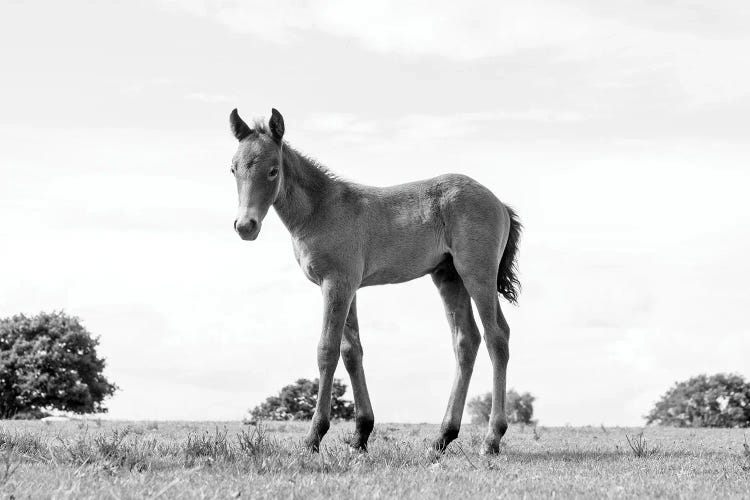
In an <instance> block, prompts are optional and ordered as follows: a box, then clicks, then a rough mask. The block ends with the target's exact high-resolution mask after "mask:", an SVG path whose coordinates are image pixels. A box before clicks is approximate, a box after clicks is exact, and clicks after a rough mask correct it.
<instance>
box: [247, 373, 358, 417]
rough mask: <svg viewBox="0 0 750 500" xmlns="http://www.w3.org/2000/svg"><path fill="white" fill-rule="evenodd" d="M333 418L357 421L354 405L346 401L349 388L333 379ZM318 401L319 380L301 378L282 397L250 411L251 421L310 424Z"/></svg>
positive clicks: (267, 401) (283, 391) (269, 399)
mask: <svg viewBox="0 0 750 500" xmlns="http://www.w3.org/2000/svg"><path fill="white" fill-rule="evenodd" d="M331 392H332V397H331V418H338V419H341V420H351V419H353V418H354V403H352V402H351V401H349V400H346V399H342V396H343V395H344V393H345V392H346V384H344V383H343V382H341V380H339V379H333V390H332V391H331ZM317 401H318V379H315V380H308V379H306V378H301V379H299V380H297V381H296V382H295V383H294V384H291V385H287V386H286V387H284V388H283V389H281V391H280V392H279V395H278V396H270V397H269V398H267V399H266V400H265V401H264V402H263V403H261V404H260V405H258V406H256V407H255V408H253V409H252V410H250V418H251V420H252V421H256V420H310V419H311V418H312V417H313V413H314V412H315V403H316V402H317Z"/></svg>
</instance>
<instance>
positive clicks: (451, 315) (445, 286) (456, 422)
mask: <svg viewBox="0 0 750 500" xmlns="http://www.w3.org/2000/svg"><path fill="white" fill-rule="evenodd" d="M432 281H433V282H434V283H435V285H436V286H437V288H438V291H439V292H440V296H441V297H442V299H443V305H444V306H445V314H446V316H447V318H448V323H449V324H450V327H451V332H452V333H453V350H454V352H455V355H456V375H455V379H454V381H453V388H452V389H451V395H450V399H449V400H448V409H447V410H446V411H445V417H443V423H442V425H441V426H440V436H439V437H438V438H437V439H436V440H435V442H434V443H433V448H434V449H435V450H437V451H439V452H442V451H444V450H445V448H446V447H447V446H448V445H449V444H450V442H451V441H453V440H454V439H456V437H457V436H458V431H459V428H460V427H461V416H462V415H463V412H464V404H465V403H466V393H467V391H468V390H469V381H470V380H471V372H472V371H473V369H474V361H475V360H476V357H477V350H478V349H479V343H480V342H481V338H480V336H479V330H478V329H477V325H476V323H475V322H474V316H473V315H472V312H471V298H470V297H469V292H468V291H467V290H466V287H465V286H464V284H463V282H462V280H461V277H460V276H459V275H458V273H456V270H455V268H454V267H453V264H452V262H446V263H444V264H443V265H441V266H440V267H439V268H438V269H436V270H435V271H434V272H433V273H432Z"/></svg>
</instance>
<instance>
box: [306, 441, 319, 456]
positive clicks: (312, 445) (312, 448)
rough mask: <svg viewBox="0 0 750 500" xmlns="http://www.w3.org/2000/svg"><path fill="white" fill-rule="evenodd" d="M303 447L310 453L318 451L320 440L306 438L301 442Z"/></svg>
mask: <svg viewBox="0 0 750 500" xmlns="http://www.w3.org/2000/svg"><path fill="white" fill-rule="evenodd" d="M303 444H304V446H305V449H306V450H307V451H309V452H311V453H318V452H319V451H320V440H319V439H310V438H306V439H305V441H304V442H303Z"/></svg>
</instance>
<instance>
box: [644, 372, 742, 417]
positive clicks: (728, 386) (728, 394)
mask: <svg viewBox="0 0 750 500" xmlns="http://www.w3.org/2000/svg"><path fill="white" fill-rule="evenodd" d="M645 418H646V421H647V423H649V424H651V423H657V424H659V425H673V426H676V427H750V383H748V382H746V381H745V379H744V378H743V377H742V376H741V375H736V374H724V373H718V374H716V375H711V376H707V375H698V376H697V377H693V378H691V379H690V380H686V381H685V382H680V383H677V384H675V385H674V387H672V388H671V389H669V390H668V391H667V392H666V394H664V395H663V396H662V397H661V399H660V400H659V401H658V402H657V403H656V405H655V406H654V408H653V409H652V410H651V413H649V414H648V415H646V417H645Z"/></svg>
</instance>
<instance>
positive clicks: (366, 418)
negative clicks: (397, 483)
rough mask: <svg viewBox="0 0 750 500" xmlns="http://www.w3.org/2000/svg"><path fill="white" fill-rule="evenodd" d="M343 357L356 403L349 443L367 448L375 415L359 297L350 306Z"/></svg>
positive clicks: (360, 447) (342, 350)
mask: <svg viewBox="0 0 750 500" xmlns="http://www.w3.org/2000/svg"><path fill="white" fill-rule="evenodd" d="M341 358H342V359H343V360H344V366H346V371H347V372H348V373H349V378H350V379H351V382H352V392H353V393H354V405H355V411H356V415H355V427H354V437H353V439H352V441H351V442H350V443H349V444H350V445H351V446H352V447H354V448H357V449H360V450H367V439H368V438H369V437H370V433H371V432H372V428H373V425H374V421H375V417H374V416H373V413H372V405H371V404H370V395H369V393H368V392H367V383H366V382H365V372H364V369H363V368H362V344H361V343H360V341H359V324H358V322H357V297H356V296H355V297H354V299H353V300H352V305H351V306H350V307H349V316H348V317H347V318H346V324H345V325H344V336H343V337H342V338H341Z"/></svg>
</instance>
